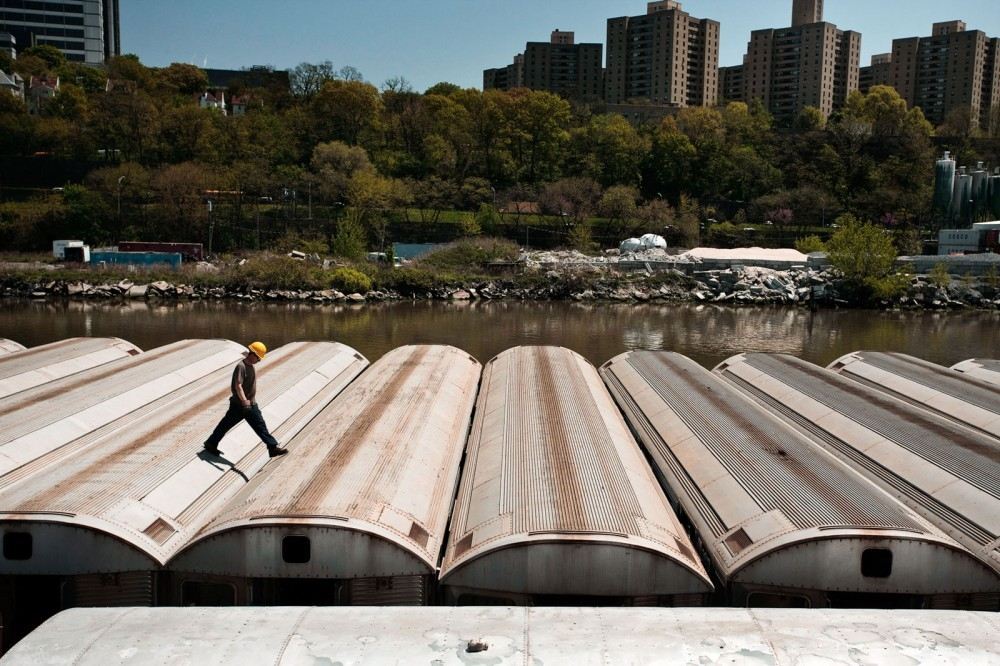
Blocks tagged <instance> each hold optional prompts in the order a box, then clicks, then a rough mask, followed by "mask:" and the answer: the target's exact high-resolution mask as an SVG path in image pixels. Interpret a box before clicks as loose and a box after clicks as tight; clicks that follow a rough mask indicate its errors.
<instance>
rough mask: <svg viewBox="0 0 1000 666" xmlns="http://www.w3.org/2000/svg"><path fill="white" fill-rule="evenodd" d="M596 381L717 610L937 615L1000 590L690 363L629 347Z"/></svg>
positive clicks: (944, 543) (912, 520) (880, 495)
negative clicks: (665, 500)
mask: <svg viewBox="0 0 1000 666" xmlns="http://www.w3.org/2000/svg"><path fill="white" fill-rule="evenodd" d="M601 374H602V376H603V377H604V380H605V382H606V383H607V385H608V387H609V389H610V390H611V393H612V395H613V396H614V397H615V399H616V400H617V401H618V404H619V405H620V406H621V408H622V410H623V411H624V413H625V416H626V418H627V420H628V421H629V423H630V424H631V426H632V429H633V431H634V432H635V433H636V435H637V436H638V437H639V439H640V440H641V441H642V442H643V444H644V445H645V447H646V450H647V451H648V452H649V454H650V456H651V457H652V459H653V462H654V466H655V468H656V469H657V471H658V472H659V473H660V475H661V477H662V478H663V480H664V483H665V486H666V488H667V490H668V493H669V494H670V496H671V498H672V499H674V500H675V501H676V503H677V505H678V507H679V509H680V510H681V511H683V514H684V515H685V516H686V517H687V518H688V519H689V520H690V522H691V524H692V525H693V527H694V530H695V532H696V534H697V535H698V537H699V543H700V545H701V550H702V552H703V553H704V554H705V555H706V556H707V558H706V559H707V560H708V561H709V562H711V563H712V565H713V569H714V572H715V574H716V576H717V580H718V581H719V587H720V589H722V590H724V592H725V594H724V595H721V598H720V599H719V600H720V601H721V602H722V603H729V604H733V605H737V606H753V607H759V606H788V607H841V608H846V607H856V606H865V607H883V608H934V607H936V606H938V605H941V606H945V607H950V606H952V605H954V600H955V599H956V598H957V597H959V596H961V595H966V594H976V593H983V592H1000V576H997V574H996V573H995V572H994V571H993V570H992V569H990V568H989V567H987V566H986V565H985V564H983V563H982V562H980V561H979V560H977V559H976V558H975V557H973V555H972V554H971V553H970V552H969V551H968V550H966V549H965V548H964V547H962V546H961V545H959V544H958V543H956V542H955V541H954V540H953V539H951V538H949V537H948V536H947V535H945V534H944V533H943V532H942V531H941V530H939V529H937V528H936V527H934V526H933V525H931V524H930V523H929V522H928V521H926V520H924V519H923V518H921V517H920V516H918V515H917V514H916V513H914V512H913V511H911V510H910V509H908V508H907V507H905V506H904V505H903V504H901V503H899V502H898V501H896V500H895V499H893V498H892V497H891V496H890V495H888V494H887V493H885V492H884V491H882V490H880V489H879V488H877V487H876V486H875V485H874V484H872V483H871V482H869V481H867V480H866V479H864V478H863V477H862V476H861V475H860V474H858V473H857V472H856V471H854V470H852V469H851V468H849V467H848V466H847V465H845V464H844V463H842V462H840V461H838V460H837V459H836V458H834V457H833V456H831V455H830V454H829V453H827V452H826V451H824V450H823V449H822V448H821V447H820V446H818V445H817V444H815V443H814V442H812V441H810V439H809V438H808V437H806V436H805V435H803V434H802V433H800V432H798V431H796V430H795V429H794V428H792V427H791V426H790V425H788V424H787V423H785V422H784V421H782V420H781V419H780V418H779V417H777V416H776V415H774V414H772V413H771V412H768V411H767V410H766V409H764V408H763V407H761V406H759V405H757V404H756V403H754V402H753V401H751V400H750V399H749V398H747V397H746V396H745V395H743V394H742V393H740V392H739V391H738V390H737V389H736V388H734V387H733V386H731V385H729V384H727V383H726V382H725V381H723V380H722V378H721V377H719V376H718V375H716V374H713V373H711V372H709V371H708V370H706V369H704V368H702V367H701V366H700V365H698V364H697V363H695V362H694V361H692V360H690V359H688V358H686V357H684V356H682V355H680V354H676V353H670V352H628V353H625V354H621V355H619V356H617V357H615V358H613V359H612V360H610V361H608V362H607V363H606V364H604V365H603V366H602V367H601ZM930 571H932V572H934V575H933V576H928V572H930Z"/></svg>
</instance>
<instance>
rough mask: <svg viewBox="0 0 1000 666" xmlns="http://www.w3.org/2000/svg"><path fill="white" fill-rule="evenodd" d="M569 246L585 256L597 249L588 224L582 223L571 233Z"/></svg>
mask: <svg viewBox="0 0 1000 666" xmlns="http://www.w3.org/2000/svg"><path fill="white" fill-rule="evenodd" d="M569 244H570V245H571V246H572V247H573V249H574V250H578V251H580V252H583V253H584V254H590V253H592V252H594V251H595V250H596V249H597V244H596V243H595V242H594V236H593V234H592V233H591V231H590V226H589V225H588V224H587V223H586V222H581V223H580V224H578V225H576V226H575V227H573V230H572V231H570V232H569Z"/></svg>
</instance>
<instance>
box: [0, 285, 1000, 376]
mask: <svg viewBox="0 0 1000 666" xmlns="http://www.w3.org/2000/svg"><path fill="white" fill-rule="evenodd" d="M73 336H117V337H120V338H124V339H126V340H129V341H130V342H133V343H134V344H136V345H138V346H139V347H140V348H142V349H151V348H152V347H156V346H159V345H163V344H167V343H169V342H174V341H176V340H181V339H185V338H229V339H231V340H236V341H240V342H244V343H245V342H250V341H252V340H263V341H264V342H265V343H266V344H267V345H268V346H269V347H271V348H274V347H277V346H278V345H281V344H284V343H286V342H292V341H295V340H336V341H338V342H343V343H345V344H347V345H350V346H351V347H354V348H355V349H357V350H358V351H360V352H361V353H362V354H364V355H365V356H367V357H368V358H369V360H372V361H374V360H375V359H377V358H378V357H380V356H381V355H382V354H384V353H386V352H387V351H389V350H390V349H393V348H395V347H398V346H401V345H406V344H415V343H434V344H449V345H454V346H456V347H460V348H462V349H464V350H465V351H467V352H469V353H470V354H472V355H473V356H475V357H476V358H478V359H479V360H480V361H484V362H485V361H487V360H489V359H490V358H492V357H493V356H495V355H496V354H497V353H499V352H501V351H503V350H504V349H507V348H509V347H513V346H516V345H562V346H565V347H569V348H570V349H573V350H575V351H577V352H579V353H581V354H582V355H583V356H585V357H586V358H587V359H589V360H590V361H591V362H592V363H594V364H595V365H600V364H601V363H604V362H605V361H607V360H608V359H610V358H611V357H613V356H615V355H616V354H619V353H621V352H623V351H627V350H632V349H664V350H669V351H677V352H680V353H682V354H685V355H687V356H689V357H691V358H692V359H694V360H695V361H697V362H699V363H701V364H702V365H704V366H706V367H708V368H711V367H714V366H715V365H716V364H717V363H719V362H720V361H722V360H724V359H726V358H728V357H729V356H732V355H733V354H738V353H740V352H750V351H757V352H781V353H787V354H793V355H795V356H798V357H800V358H803V359H805V360H807V361H812V362H814V363H819V364H822V365H826V364H828V363H830V362H831V361H833V360H834V359H836V358H838V357H839V356H841V355H843V354H846V353H848V352H851V351H857V350H860V349H867V350H878V351H898V352H904V353H907V354H912V355H914V356H919V357H921V358H924V359H927V360H929V361H933V362H935V363H941V364H944V365H951V364H953V363H956V362H958V361H961V360H964V359H967V358H974V357H987V358H997V357H998V356H1000V313H997V312H976V311H963V312H880V311H873V310H832V309H831V310H819V311H816V312H810V311H809V310H806V309H797V308H787V307H747V308H733V307H715V306H699V305H689V304H683V305H650V304H641V305H636V304H580V303H572V302H541V303H538V302H530V303H522V302H498V301H488V302H426V301H420V302H402V303H386V304H375V305H368V304H364V305H311V304H308V305H307V304H297V303H293V304H287V303H253V304H251V303H239V302H236V303H233V302H187V303H167V304H161V305H154V304H147V303H145V302H128V303H106V302H82V301H69V302H66V301H59V302H44V301H26V300H15V299H4V300H2V301H0V337H5V338H10V339H12V340H16V341H17V342H20V343H21V344H23V345H26V346H35V345H40V344H44V343H46V342H52V341H54V340H60V339H63V338H68V337H73Z"/></svg>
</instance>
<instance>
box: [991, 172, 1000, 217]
mask: <svg viewBox="0 0 1000 666" xmlns="http://www.w3.org/2000/svg"><path fill="white" fill-rule="evenodd" d="M990 208H991V209H992V211H993V219H995V220H1000V167H997V168H996V169H994V170H993V175H992V176H990Z"/></svg>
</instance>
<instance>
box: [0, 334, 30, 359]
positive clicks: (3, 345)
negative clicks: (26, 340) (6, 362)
mask: <svg viewBox="0 0 1000 666" xmlns="http://www.w3.org/2000/svg"><path fill="white" fill-rule="evenodd" d="M19 351H24V345H22V344H21V343H19V342H14V341H13V340H8V339H7V338H0V356H3V355H4V354H13V353H14V352H19Z"/></svg>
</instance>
